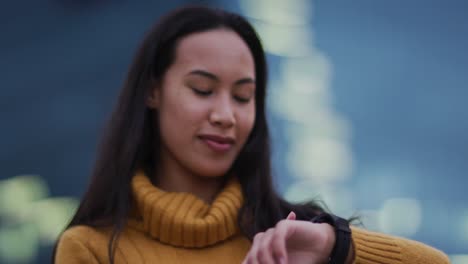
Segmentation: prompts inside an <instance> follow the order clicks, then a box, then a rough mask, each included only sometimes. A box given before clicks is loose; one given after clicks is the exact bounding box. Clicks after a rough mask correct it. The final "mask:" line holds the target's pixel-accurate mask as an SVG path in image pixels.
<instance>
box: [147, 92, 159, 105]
mask: <svg viewBox="0 0 468 264" xmlns="http://www.w3.org/2000/svg"><path fill="white" fill-rule="evenodd" d="M159 100H160V89H159V88H157V87H155V88H153V89H152V90H151V91H150V93H149V94H148V96H147V97H146V105H147V106H148V107H149V108H152V109H158V108H159Z"/></svg>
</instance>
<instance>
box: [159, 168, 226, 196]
mask: <svg viewBox="0 0 468 264" xmlns="http://www.w3.org/2000/svg"><path fill="white" fill-rule="evenodd" d="M159 164H160V166H159V167H158V169H157V171H156V175H154V178H153V179H154V180H155V181H154V182H155V185H156V186H157V187H158V188H160V189H161V190H164V191H167V192H185V193H191V194H193V195H195V196H197V197H198V198H200V199H201V200H203V201H204V202H205V203H207V204H211V203H212V202H213V200H214V198H215V197H216V195H217V194H218V192H219V190H221V188H222V187H223V186H222V185H223V178H224V177H204V176H200V175H195V174H193V173H191V172H190V171H188V170H187V169H186V168H183V167H182V166H177V165H178V164H174V163H173V162H170V161H167V160H161V162H159Z"/></svg>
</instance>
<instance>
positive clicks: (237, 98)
mask: <svg viewBox="0 0 468 264" xmlns="http://www.w3.org/2000/svg"><path fill="white" fill-rule="evenodd" d="M234 99H235V100H236V101H237V102H239V103H243V104H246V103H248V102H249V101H250V98H245V97H241V96H234Z"/></svg>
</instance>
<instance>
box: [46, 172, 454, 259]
mask: <svg viewBox="0 0 468 264" xmlns="http://www.w3.org/2000/svg"><path fill="white" fill-rule="evenodd" d="M132 188H133V193H134V197H135V200H136V205H137V208H136V209H137V212H138V213H137V215H139V217H132V218H131V219H130V220H129V221H128V224H127V226H126V227H125V229H124V231H123V233H122V234H121V235H120V238H119V240H118V246H117V250H116V255H115V263H116V264H117V263H183V264H186V263H223V264H229V263H241V262H242V260H243V259H244V257H245V255H246V254H247V252H248V250H249V248H250V246H251V242H250V241H249V240H248V239H247V238H246V237H245V236H243V235H242V234H241V233H240V231H239V228H238V226H237V213H238V210H239V208H240V207H241V204H242V192H241V188H240V185H239V183H238V182H237V181H235V180H232V181H230V182H229V183H228V184H227V185H226V187H225V188H224V189H223V190H222V191H221V192H220V194H219V195H218V196H217V197H216V199H215V200H214V201H213V203H212V204H211V205H208V204H206V203H205V202H203V201H202V200H200V199H199V198H197V197H195V196H194V195H192V194H188V193H171V192H164V191H162V190H160V189H158V188H156V187H154V186H153V185H152V184H151V182H150V181H149V179H148V178H147V177H146V176H145V175H142V174H137V175H135V177H134V178H133V181H132ZM110 232H111V230H110V228H99V229H98V228H92V227H88V226H74V227H72V228H70V229H68V230H66V231H65V232H64V233H63V234H62V236H61V238H60V240H59V244H58V247H57V253H56V256H55V261H56V263H59V264H62V263H69V264H74V263H108V256H107V245H108V242H109V235H110ZM352 238H353V244H354V248H355V263H362V264H377V263H385V264H393V263H395V264H396V263H411V264H419V263H421V264H423V263H424V264H426V263H434V264H438V263H449V260H448V258H447V256H446V255H445V254H443V253H442V252H440V251H438V250H436V249H433V248H431V247H429V246H426V245H424V244H421V243H419V242H415V241H411V240H406V239H402V238H396V237H392V236H388V235H383V234H379V233H374V232H369V231H365V230H362V229H359V228H354V227H353V228H352Z"/></svg>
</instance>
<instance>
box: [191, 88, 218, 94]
mask: <svg viewBox="0 0 468 264" xmlns="http://www.w3.org/2000/svg"><path fill="white" fill-rule="evenodd" d="M191 88H192V91H193V92H194V93H195V94H197V95H200V96H208V95H210V94H212V93H213V91H205V90H201V89H198V88H195V87H191Z"/></svg>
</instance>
